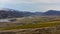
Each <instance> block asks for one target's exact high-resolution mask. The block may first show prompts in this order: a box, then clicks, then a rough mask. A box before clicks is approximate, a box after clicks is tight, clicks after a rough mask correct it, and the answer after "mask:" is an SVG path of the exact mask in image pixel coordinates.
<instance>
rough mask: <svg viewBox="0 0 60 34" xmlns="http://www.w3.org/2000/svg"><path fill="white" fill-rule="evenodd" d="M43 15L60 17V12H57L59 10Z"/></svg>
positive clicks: (49, 11)
mask: <svg viewBox="0 0 60 34" xmlns="http://www.w3.org/2000/svg"><path fill="white" fill-rule="evenodd" d="M42 15H49V16H60V11H57V10H48V11H47V12H44V13H43V14H42Z"/></svg>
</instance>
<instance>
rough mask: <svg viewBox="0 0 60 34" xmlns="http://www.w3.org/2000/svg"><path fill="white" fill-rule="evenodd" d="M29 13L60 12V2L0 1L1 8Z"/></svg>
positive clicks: (44, 0) (58, 0)
mask: <svg viewBox="0 0 60 34" xmlns="http://www.w3.org/2000/svg"><path fill="white" fill-rule="evenodd" d="M2 7H5V8H14V9H18V10H27V11H47V10H50V9H51V10H60V0H0V8H2Z"/></svg>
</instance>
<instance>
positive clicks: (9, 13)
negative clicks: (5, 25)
mask: <svg viewBox="0 0 60 34" xmlns="http://www.w3.org/2000/svg"><path fill="white" fill-rule="evenodd" d="M36 15H37V16H54V15H55V16H60V11H57V10H48V11H46V12H29V11H18V10H14V9H1V10H0V19H1V18H18V17H27V16H36Z"/></svg>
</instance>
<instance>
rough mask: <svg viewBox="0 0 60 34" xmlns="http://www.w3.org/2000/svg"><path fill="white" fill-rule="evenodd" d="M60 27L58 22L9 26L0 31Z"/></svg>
mask: <svg viewBox="0 0 60 34" xmlns="http://www.w3.org/2000/svg"><path fill="white" fill-rule="evenodd" d="M57 25H60V23H59V22H49V23H40V24H38V23H37V24H26V25H23V26H10V27H6V28H1V29H0V30H11V29H28V28H42V27H52V26H57Z"/></svg>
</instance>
